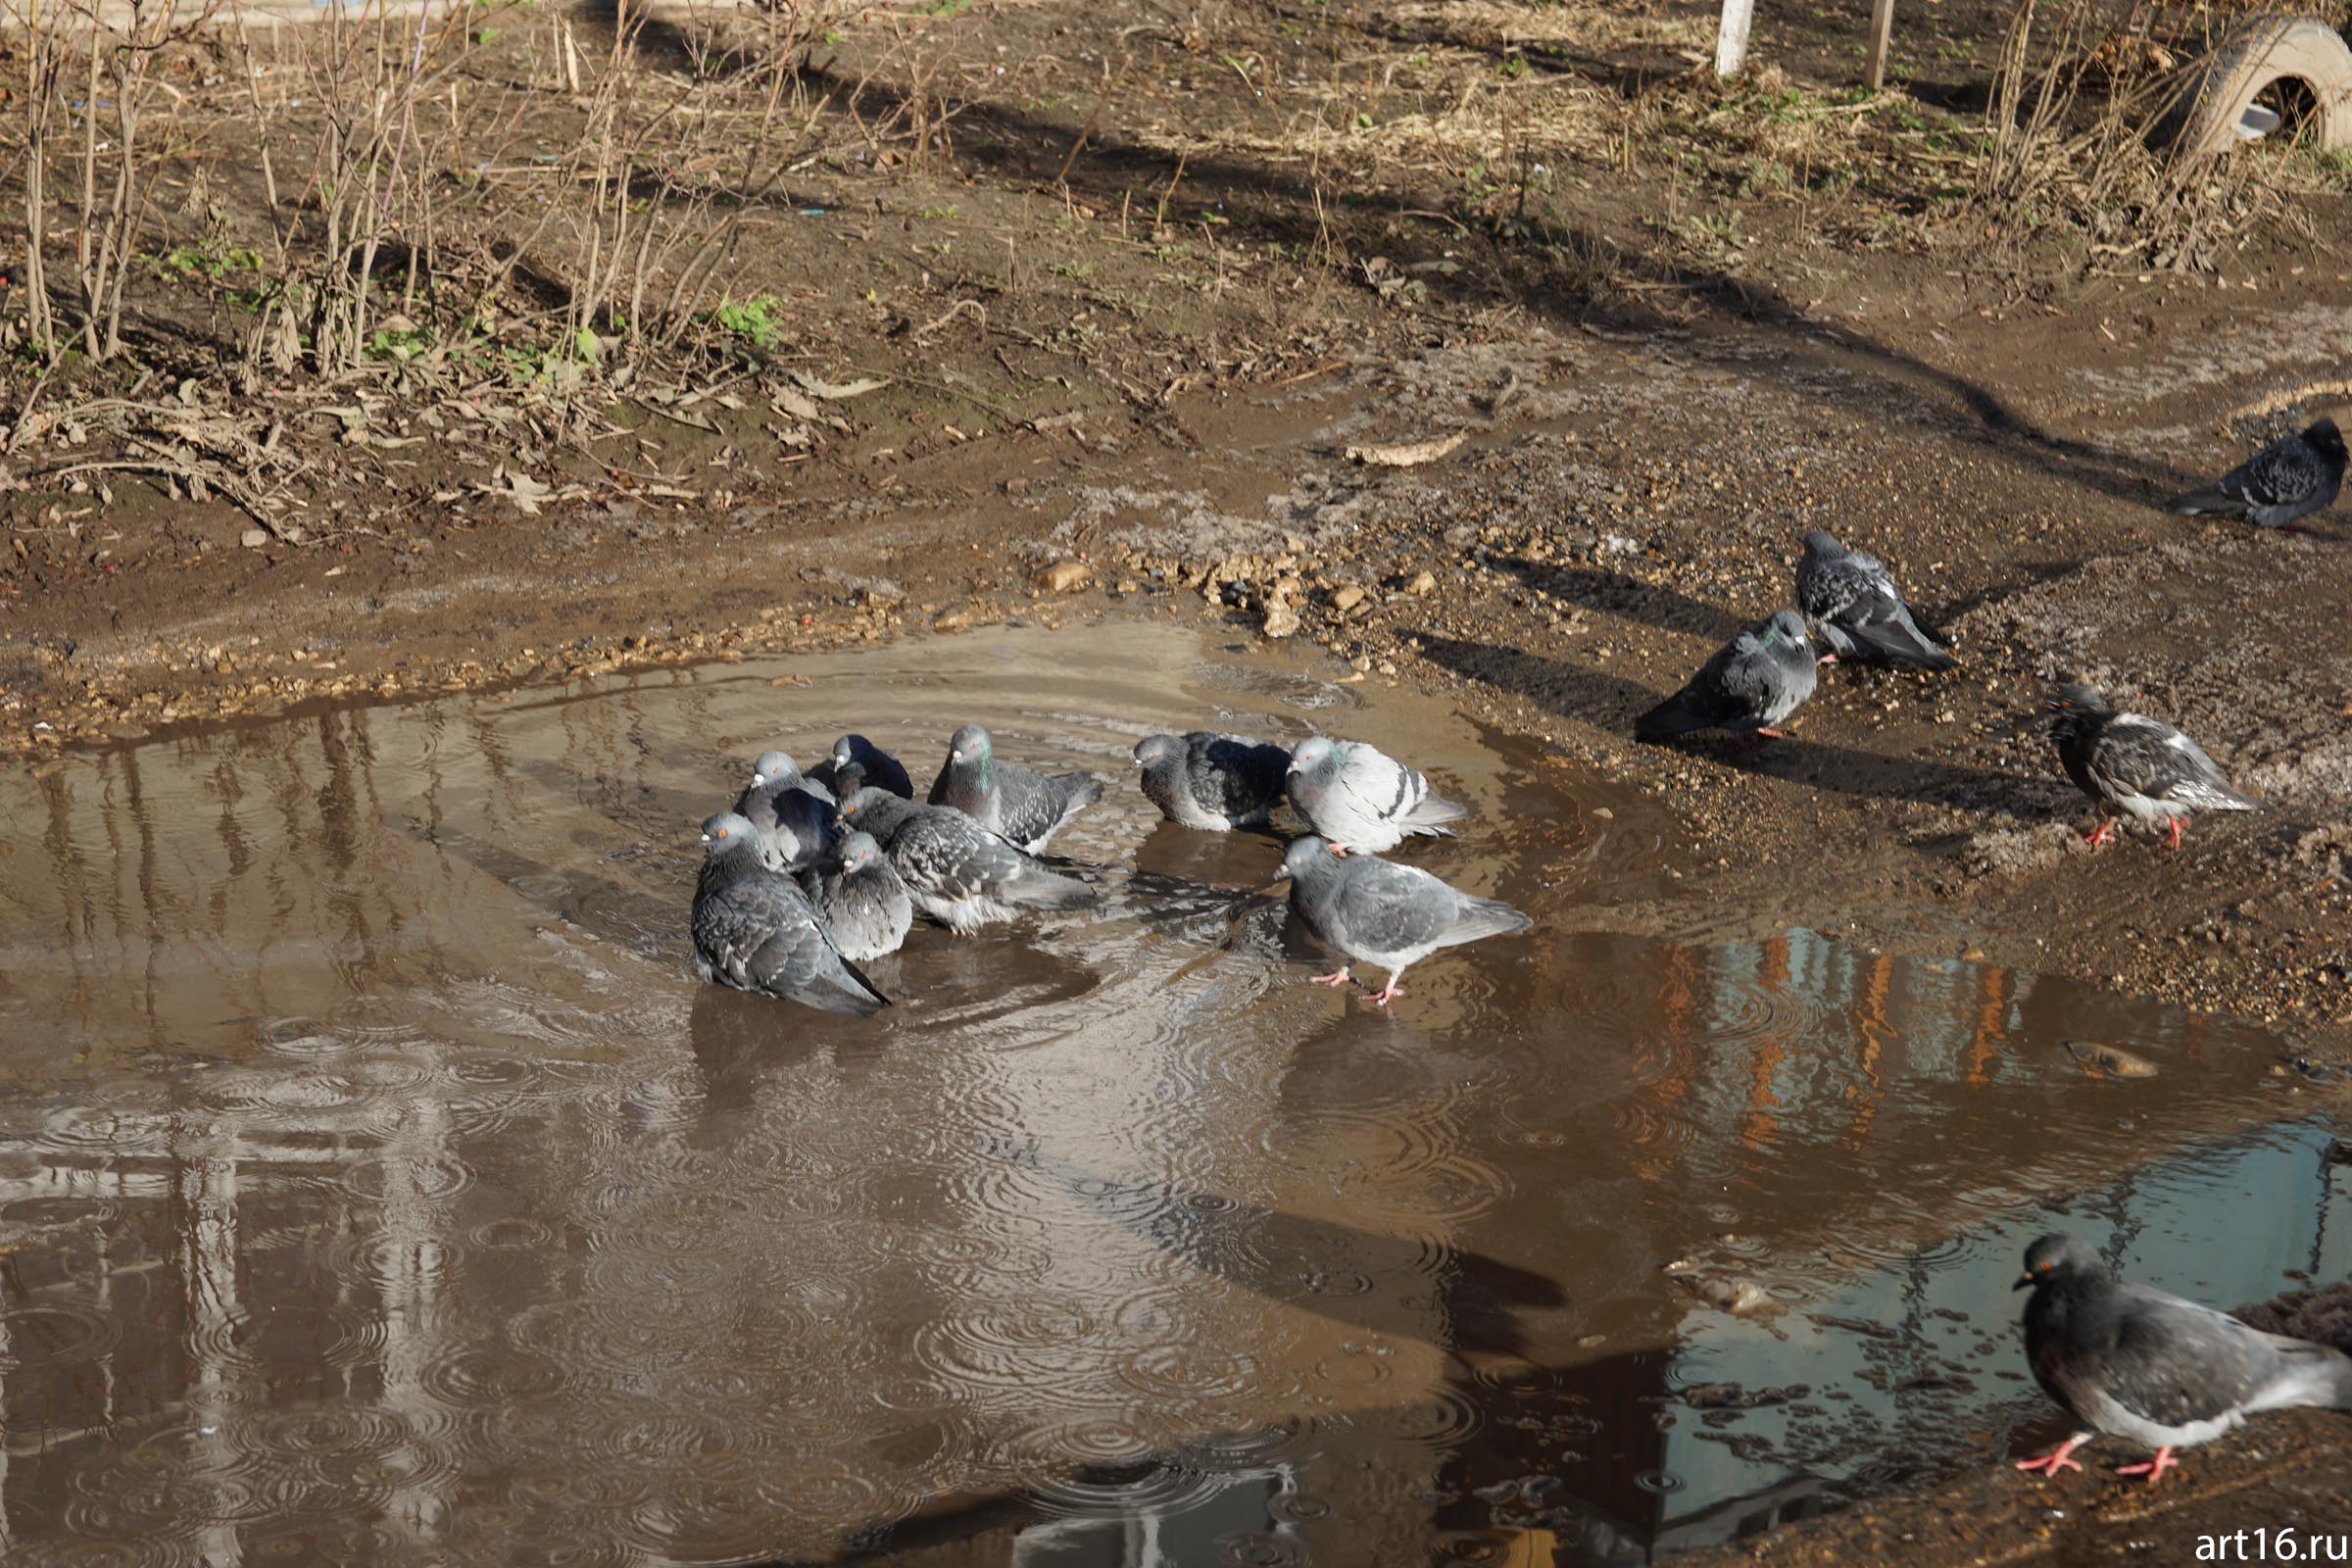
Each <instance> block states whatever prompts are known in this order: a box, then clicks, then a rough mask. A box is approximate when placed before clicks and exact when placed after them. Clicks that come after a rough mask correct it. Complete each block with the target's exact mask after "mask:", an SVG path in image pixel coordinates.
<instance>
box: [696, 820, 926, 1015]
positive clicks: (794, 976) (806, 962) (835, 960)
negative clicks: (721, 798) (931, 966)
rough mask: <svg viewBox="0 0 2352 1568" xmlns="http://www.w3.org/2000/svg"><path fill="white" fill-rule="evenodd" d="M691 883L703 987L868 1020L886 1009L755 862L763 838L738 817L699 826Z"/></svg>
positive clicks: (798, 897)
mask: <svg viewBox="0 0 2352 1568" xmlns="http://www.w3.org/2000/svg"><path fill="white" fill-rule="evenodd" d="M703 845H704V849H705V854H704V858H703V868H702V870H701V872H700V873H699V874H698V875H697V876H696V877H695V882H694V912H693V914H692V915H691V916H690V918H689V922H688V923H689V926H690V928H691V930H692V932H693V935H694V965H695V968H696V969H698V970H699V971H701V973H702V977H703V978H704V979H705V980H709V981H714V982H716V983H717V984H719V985H723V986H732V987H734V988H735V989H736V990H738V991H757V992H759V993H760V994H761V995H762V996H769V997H781V998H783V999H784V1000H785V1001H787V1002H797V1003H800V1004H801V1005H804V1006H809V1007H816V1008H819V1009H820V1010H822V1011H825V1012H846V1013H852V1014H855V1015H856V1016H858V1017H860V1018H863V1017H869V1016H871V1015H872V1014H874V1013H876V1012H879V1011H881V1010H882V1008H883V1007H884V1006H885V1005H887V1004H886V1001H885V999H884V997H883V996H882V994H881V993H880V992H878V991H876V990H875V989H874V988H873V987H872V986H871V985H870V984H868V983H867V981H866V978H865V976H863V975H861V974H859V973H858V971H857V969H856V968H854V967H853V966H852V965H851V964H849V963H848V962H847V961H846V960H844V959H843V957H842V956H841V954H840V953H839V952H837V951H836V950H835V949H834V946H833V944H832V942H831V941H829V940H828V939H827V938H826V936H825V928H824V926H823V924H822V923H821V922H820V921H819V920H818V919H817V916H816V910H815V909H813V908H812V907H809V898H808V895H807V894H805V893H803V892H802V891H801V890H800V889H799V888H798V887H796V886H794V885H793V883H792V882H791V880H790V879H789V878H787V877H785V876H784V875H782V874H781V873H779V872H777V871H774V870H771V869H770V868H769V867H768V866H767V864H766V863H765V862H764V861H763V860H762V859H761V858H760V831H759V829H757V828H755V827H754V826H753V825H752V824H751V822H750V820H749V819H748V818H746V817H744V816H743V815H741V814H740V813H738V812H735V811H720V812H718V813H717V814H716V815H714V816H711V817H708V818H706V819H705V820H704V822H703Z"/></svg>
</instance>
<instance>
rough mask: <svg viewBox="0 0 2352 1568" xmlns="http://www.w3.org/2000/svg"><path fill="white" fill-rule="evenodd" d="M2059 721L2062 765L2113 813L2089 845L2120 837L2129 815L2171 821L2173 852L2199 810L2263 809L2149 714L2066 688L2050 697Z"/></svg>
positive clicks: (2055, 728) (2054, 728) (2056, 733)
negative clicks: (2119, 820) (2118, 824)
mask: <svg viewBox="0 0 2352 1568" xmlns="http://www.w3.org/2000/svg"><path fill="white" fill-rule="evenodd" d="M2049 705H2050V710H2051V711H2052V712H2054V713H2056V714H2057V719H2056V721H2055V722H2054V723H2052V725H2051V726H2050V733H2051V735H2052V737H2053V738H2054V739H2055V740H2056V741H2057V743H2058V760H2059V761H2060V762H2062V763H2064V764H2065V765H2066V776H2067V777H2068V778H2071V779H2073V780H2074V781H2075V788H2077V789H2079V790H2081V791H2082V793H2083V794H2085V795H2087V796H2089V797H2090V798H2091V800H2092V801H2094V802H2096V803H2097V804H2098V808H2099V809H2100V810H2101V811H2102V812H2104V813H2106V816H2105V820H2103V821H2101V822H2100V823H2099V825H2098V828H2097V830H2096V831H2095V832H2091V833H2088V834H2085V835H2084V838H2085V840H2086V842H2088V843H2091V844H2104V843H2106V842H2107V841H2108V840H2109V839H2111V838H2113V837H2115V818H2116V816H2117V815H2118V814H2119V813H2123V812H2129V813H2131V815H2132V816H2135V817H2137V818H2139V819H2140V820H2141V821H2143V822H2155V821H2160V820H2169V821H2170V822H2171V823H2172V829H2173V848H2174V849H2176V850H2177V849H2179V848H2180V827H2181V824H2182V823H2184V822H2185V821H2187V820H2188V813H2189V812H2191V811H2253V810H2259V809H2261V807H2262V803H2261V802H2260V801H2258V800H2256V799H2255V798H2254V797H2253V796H2251V795H2241V794H2239V793H2238V792H2237V791H2236V790H2233V789H2231V788H2230V787H2229V785H2228V784H2226V783H2224V782H2223V781H2222V770H2221V769H2220V768H2218V767H2216V766H2214V765H2213V759H2212V758H2210V757H2207V756H2206V755H2205V752H2204V749H2203V748H2201V747H2199V746H2198V745H2197V743H2196V742H2195V741H2192V740H2190V739H2189V738H2188V737H2187V736H2185V735H2183V734H2181V733H2180V731H2179V730H2177V729H2175V728H2173V726H2172V725H2170V724H2167V723H2165V722H2163V721H2162V720H2160V719H2153V718H2149V717H2147V716H2146V715H2145V714H2142V713H2119V712H2117V711H2116V710H2115V707H2114V705H2113V704H2111V703H2109V702H2108V701H2107V699H2106V698H2104V697H2101V696H2100V695H2099V694H2098V693H2097V692H2095V691H2092V690H2091V689H2090V688H2089V687H2087V686H2061V687H2059V688H2058V689H2057V690H2056V691H2054V692H2052V693H2051V694H2050V700H2049Z"/></svg>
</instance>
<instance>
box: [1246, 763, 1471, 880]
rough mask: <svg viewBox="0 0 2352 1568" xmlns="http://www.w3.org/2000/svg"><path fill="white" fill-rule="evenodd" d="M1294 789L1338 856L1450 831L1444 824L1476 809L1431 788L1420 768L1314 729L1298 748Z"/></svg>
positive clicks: (1310, 822)
mask: <svg viewBox="0 0 2352 1568" xmlns="http://www.w3.org/2000/svg"><path fill="white" fill-rule="evenodd" d="M1290 789H1291V804H1292V805H1293V806H1295V807H1297V808H1298V809H1299V815H1300V816H1302V817H1305V818H1306V825H1307V826H1308V827H1311V828H1313V829H1314V830H1315V831H1316V832H1317V833H1319V834H1321V835H1322V836H1323V838H1324V839H1325V840H1326V841H1327V842H1328V843H1329V844H1330V846H1331V853H1332V854H1334V855H1338V856H1345V855H1347V854H1348V853H1349V852H1350V851H1354V850H1363V851H1366V852H1369V853H1372V854H1378V853H1379V852H1380V851H1382V850H1390V849H1395V848H1396V847H1397V845H1399V844H1402V843H1403V842H1404V839H1405V835H1406V834H1408V833H1431V834H1438V835H1442V836H1446V837H1451V829H1449V828H1447V827H1446V825H1445V824H1446V823H1447V822H1457V821H1459V820H1461V819H1462V818H1463V817H1465V816H1468V815H1469V814H1470V809H1469V808H1468V807H1466V806H1459V805H1456V804H1455V803H1454V802H1452V801H1449V800H1447V799H1446V797H1445V796H1443V795H1433V794H1431V793H1430V788H1429V780H1428V779H1426V778H1424V777H1422V775H1421V773H1420V770H1419V769H1417V768H1410V767H1407V766H1405V765H1404V764H1403V763H1402V762H1399V761H1397V760H1396V759H1395V758H1393V757H1390V756H1387V755H1386V754H1385V753H1382V752H1379V751H1377V750H1375V749H1374V748H1372V747H1369V746H1366V745H1364V744H1363V743H1362V742H1361V741H1335V740H1333V739H1331V738H1330V737H1329V736H1325V735H1310V736H1308V737H1307V738H1306V739H1305V740H1302V741H1300V742H1299V745H1298V747H1297V748H1296V749H1295V750H1293V751H1292V753H1291V776H1290Z"/></svg>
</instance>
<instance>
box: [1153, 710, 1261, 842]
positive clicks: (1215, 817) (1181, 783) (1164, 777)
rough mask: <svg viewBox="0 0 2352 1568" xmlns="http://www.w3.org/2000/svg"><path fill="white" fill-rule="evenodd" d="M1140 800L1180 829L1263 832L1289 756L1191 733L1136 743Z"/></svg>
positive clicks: (1233, 737)
mask: <svg viewBox="0 0 2352 1568" xmlns="http://www.w3.org/2000/svg"><path fill="white" fill-rule="evenodd" d="M1135 765H1136V766H1138V767H1140V768H1142V769H1143V770H1144V780H1143V783H1144V796H1145V798H1146V799H1147V800H1149V801H1151V803H1152V805H1153V806H1156V807H1158V808H1159V814H1160V815H1162V816H1164V817H1166V818H1167V819H1168V820H1169V821H1171V822H1174V823H1176V824H1177V825H1178V826H1180V827H1197V828H1204V829H1206V830H1208V831H1209V832H1212V833H1224V832H1228V831H1230V830H1232V829H1234V828H1241V827H1263V826H1265V825H1266V820H1267V818H1268V817H1270V816H1271V815H1272V814H1273V811H1274V808H1275V807H1277V806H1279V805H1280V804H1282V791H1283V785H1284V781H1285V776H1286V775H1287V774H1288V773H1289V772H1290V768H1291V754H1290V753H1289V752H1288V751H1286V750H1284V749H1283V748H1282V747H1279V746H1276V745H1273V744H1271V743H1269V742H1266V741H1252V740H1245V739H1244V738H1243V737H1241V736H1239V735H1220V734H1216V733H1213V732H1211V731H1208V730H1198V729H1197V730H1194V731H1193V732H1192V733H1190V734H1188V735H1147V736H1145V737H1144V738H1143V739H1142V740H1140V741H1138V742H1136V743H1135Z"/></svg>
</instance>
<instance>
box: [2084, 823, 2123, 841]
mask: <svg viewBox="0 0 2352 1568" xmlns="http://www.w3.org/2000/svg"><path fill="white" fill-rule="evenodd" d="M2114 837H2115V823H2114V821H2113V820H2112V819H2110V820H2108V821H2105V822H2101V823H2100V824H2099V830H2098V831H2097V832H2095V833H2085V834H2083V835H2082V842H2083V843H2085V844H2104V843H2106V842H2107V841H2108V840H2109V839H2111V838H2114Z"/></svg>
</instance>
